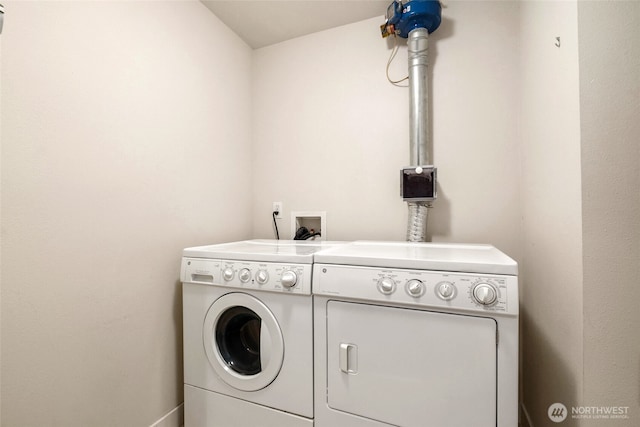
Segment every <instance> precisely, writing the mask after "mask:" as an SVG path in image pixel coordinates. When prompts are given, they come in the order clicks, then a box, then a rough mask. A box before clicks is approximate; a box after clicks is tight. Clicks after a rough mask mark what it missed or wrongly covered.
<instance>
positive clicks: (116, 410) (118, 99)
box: [1, 1, 252, 426]
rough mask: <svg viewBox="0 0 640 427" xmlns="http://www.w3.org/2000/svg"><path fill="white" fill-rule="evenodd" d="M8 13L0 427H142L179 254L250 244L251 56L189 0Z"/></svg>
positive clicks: (159, 398) (171, 323)
mask: <svg viewBox="0 0 640 427" xmlns="http://www.w3.org/2000/svg"><path fill="white" fill-rule="evenodd" d="M3 3H4V4H5V6H6V20H5V26H4V31H3V34H2V36H1V37H2V49H3V51H2V61H3V62H2V94H1V95H2V104H1V106H2V122H1V124H2V164H1V168H2V169H1V170H2V187H1V190H2V243H1V244H2V246H1V249H2V420H1V424H2V425H6V426H36V425H37V426H53V425H56V426H63V425H64V426H115V425H118V426H144V425H150V424H152V423H153V422H155V421H156V420H158V419H160V418H161V417H162V416H163V415H164V414H166V413H167V412H169V411H170V410H171V409H173V408H174V407H176V406H177V405H178V404H179V403H180V402H181V401H182V356H181V352H182V348H181V330H180V327H181V326H180V325H181V298H180V286H179V282H178V280H179V276H178V272H179V262H180V255H181V249H182V248H184V247H186V246H191V245H196V244H204V243H211V242H217V241H225V240H234V239H241V238H247V237H250V234H251V230H250V228H251V220H252V219H251V216H250V214H249V211H250V198H249V196H248V194H247V193H246V192H245V191H237V190H238V189H243V190H245V189H248V188H250V186H251V182H250V180H249V176H248V174H247V173H246V170H245V169H243V168H239V167H237V165H239V164H242V163H244V162H246V161H247V159H249V158H250V141H249V138H250V132H249V130H248V129H249V127H248V126H247V124H246V122H247V116H248V115H249V114H250V108H249V103H250V88H249V87H248V85H247V82H249V81H250V61H251V50H250V49H249V48H248V47H247V46H246V45H245V44H244V43H243V42H242V41H240V39H239V38H238V37H237V36H236V35H235V34H233V33H231V32H230V31H229V30H228V29H227V28H226V27H224V26H223V25H222V24H221V23H220V22H219V21H218V20H217V19H216V18H215V17H214V16H213V15H212V14H211V13H210V12H209V11H208V10H207V9H206V8H205V7H204V6H203V5H202V4H200V3H199V2H195V1H194V2H156V1H154V2H48V1H42V2H3Z"/></svg>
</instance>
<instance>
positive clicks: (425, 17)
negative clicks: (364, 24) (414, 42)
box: [386, 0, 442, 39]
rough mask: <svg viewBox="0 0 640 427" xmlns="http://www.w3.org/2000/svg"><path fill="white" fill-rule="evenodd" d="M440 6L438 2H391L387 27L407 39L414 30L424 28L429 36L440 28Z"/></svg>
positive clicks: (435, 0)
mask: <svg viewBox="0 0 640 427" xmlns="http://www.w3.org/2000/svg"><path fill="white" fill-rule="evenodd" d="M441 13H442V6H441V5H440V1H439V0H411V1H409V2H407V3H404V4H403V3H402V2H401V1H398V0H396V1H394V2H392V3H391V4H390V5H389V7H388V8H387V23H386V25H387V27H388V26H393V28H394V29H395V33H396V34H397V35H398V36H400V37H402V38H405V39H406V38H407V37H409V33H410V32H411V31H412V30H415V29H416V28H426V29H427V31H428V32H429V34H431V33H432V32H434V31H435V30H437V29H438V27H439V26H440V22H441V21H442V17H441Z"/></svg>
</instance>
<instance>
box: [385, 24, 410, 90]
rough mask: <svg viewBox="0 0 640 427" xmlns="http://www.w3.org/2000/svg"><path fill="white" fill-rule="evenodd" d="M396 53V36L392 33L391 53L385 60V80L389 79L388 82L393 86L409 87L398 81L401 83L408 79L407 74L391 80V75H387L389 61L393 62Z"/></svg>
mask: <svg viewBox="0 0 640 427" xmlns="http://www.w3.org/2000/svg"><path fill="white" fill-rule="evenodd" d="M397 54H398V37H397V36H396V35H395V34H394V35H393V49H392V50H391V55H390V56H389V60H388V61H387V80H389V83H391V84H392V85H394V86H398V87H409V85H408V84H406V85H401V84H400V83H402V82H403V81H405V80H409V76H407V77H405V78H403V79H400V80H392V79H391V77H390V76H389V67H390V66H391V63H392V62H393V59H394V58H395V57H396V55H397Z"/></svg>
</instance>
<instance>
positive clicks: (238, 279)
mask: <svg viewBox="0 0 640 427" xmlns="http://www.w3.org/2000/svg"><path fill="white" fill-rule="evenodd" d="M180 280H181V281H182V282H183V283H185V282H189V283H200V284H204V285H214V286H225V287H231V288H239V289H251V290H260V291H268V292H287V293H294V294H301V295H310V294H311V265H307V264H288V263H275V262H255V261H237V260H224V259H203V258H183V259H182V266H181V272H180Z"/></svg>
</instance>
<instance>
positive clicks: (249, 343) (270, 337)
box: [203, 293, 284, 391]
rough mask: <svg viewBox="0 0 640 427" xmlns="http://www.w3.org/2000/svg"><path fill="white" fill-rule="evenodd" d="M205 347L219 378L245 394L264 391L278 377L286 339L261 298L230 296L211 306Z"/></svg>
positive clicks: (204, 335)
mask: <svg viewBox="0 0 640 427" xmlns="http://www.w3.org/2000/svg"><path fill="white" fill-rule="evenodd" d="M203 340H204V348H205V352H206V354H207V358H208V359H209V363H210V364H211V366H212V367H213V369H214V370H215V371H216V373H217V374H218V376H219V377H220V378H221V379H222V380H223V381H224V382H226V383H227V384H228V385H230V386H231V387H234V388H236V389H238V390H243V391H256V390H260V389H263V388H265V387H266V386H268V385H269V384H271V382H272V381H273V380H274V379H275V378H276V377H277V376H278V373H279V372H280V368H281V367H282V362H283V360H284V340H283V339H282V331H281V330H280V326H279V325H278V321H277V320H276V318H275V316H274V315H273V313H272V312H271V310H269V308H268V307H267V306H266V305H264V304H263V303H262V302H261V301H260V300H259V299H257V298H255V297H253V296H251V295H248V294H244V293H230V294H226V295H224V296H222V297H220V298H218V299H217V300H216V301H215V302H214V303H213V304H212V305H211V307H209V311H208V312H207V315H206V317H205V319H204V330H203Z"/></svg>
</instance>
